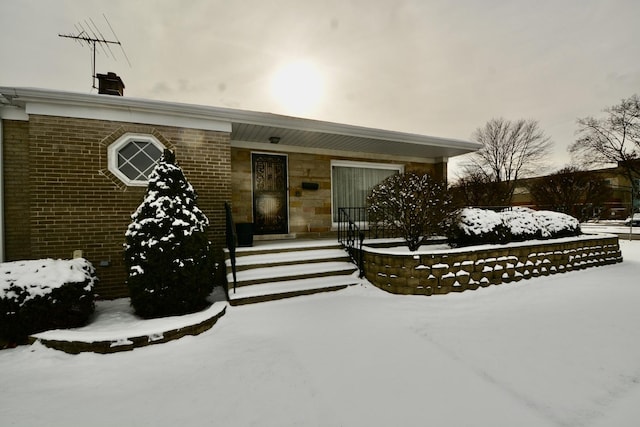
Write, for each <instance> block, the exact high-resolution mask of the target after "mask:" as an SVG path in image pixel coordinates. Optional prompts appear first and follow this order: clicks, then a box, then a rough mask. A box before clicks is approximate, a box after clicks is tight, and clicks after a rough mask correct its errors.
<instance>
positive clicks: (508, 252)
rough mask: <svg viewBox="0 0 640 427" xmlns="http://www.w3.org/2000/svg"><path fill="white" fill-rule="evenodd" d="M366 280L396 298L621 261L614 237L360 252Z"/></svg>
mask: <svg viewBox="0 0 640 427" xmlns="http://www.w3.org/2000/svg"><path fill="white" fill-rule="evenodd" d="M363 251H364V264H365V272H366V278H367V280H369V281H370V282H371V283H373V284H374V285H375V286H377V287H378V288H380V289H383V290H385V291H388V292H391V293H394V294H407V295H411V294H412V295H434V294H447V293H449V292H462V291H465V290H468V289H471V290H475V289H478V287H485V286H489V285H499V284H501V283H509V282H514V281H519V280H522V279H529V278H531V277H537V276H541V275H549V274H556V273H564V272H568V271H572V270H579V269H584V268H587V267H596V266H600V265H607V264H615V263H618V262H622V253H621V252H620V246H619V244H618V237H617V236H611V235H596V236H585V235H583V236H579V237H576V238H562V239H555V240H548V241H536V242H535V243H533V242H529V243H527V242H521V243H519V244H512V245H502V246H497V245H496V246H491V247H475V248H471V247H467V248H462V249H455V250H454V249H452V250H451V251H447V252H445V251H433V252H422V251H421V252H418V253H416V254H397V253H389V252H385V251H384V250H377V249H374V248H371V247H365V248H363Z"/></svg>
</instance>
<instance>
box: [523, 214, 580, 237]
mask: <svg viewBox="0 0 640 427" xmlns="http://www.w3.org/2000/svg"><path fill="white" fill-rule="evenodd" d="M534 212H535V217H536V220H537V221H538V224H539V226H540V229H541V231H542V236H543V237H569V236H577V235H579V234H580V233H581V231H580V222H579V221H578V220H577V219H576V218H574V217H572V216H570V215H566V214H563V213H560V212H553V211H534Z"/></svg>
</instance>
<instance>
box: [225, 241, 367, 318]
mask: <svg viewBox="0 0 640 427" xmlns="http://www.w3.org/2000/svg"><path fill="white" fill-rule="evenodd" d="M225 263H226V270H227V283H228V294H229V303H230V304H231V305H241V304H250V303H256V302H263V301H271V300H277V299H283V298H290V297H295V296H300V295H309V294H313V293H317V292H326V291H334V290H339V289H344V288H345V287H347V286H349V285H354V284H357V283H358V278H357V275H355V274H354V273H355V272H356V270H357V269H356V266H355V265H353V263H351V262H350V260H349V257H348V255H347V253H346V251H345V250H344V249H342V247H341V246H340V245H339V244H338V243H336V242H335V241H287V242H270V243H261V244H259V245H257V246H256V247H251V248H237V249H236V280H237V281H236V286H235V291H234V286H233V274H232V269H231V260H230V257H229V252H228V250H225Z"/></svg>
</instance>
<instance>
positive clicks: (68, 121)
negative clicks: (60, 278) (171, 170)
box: [0, 85, 479, 298]
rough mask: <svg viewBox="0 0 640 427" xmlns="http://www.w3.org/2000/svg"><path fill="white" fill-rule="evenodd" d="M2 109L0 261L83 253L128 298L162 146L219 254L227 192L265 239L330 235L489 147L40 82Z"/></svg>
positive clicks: (3, 90) (109, 288)
mask: <svg viewBox="0 0 640 427" xmlns="http://www.w3.org/2000/svg"><path fill="white" fill-rule="evenodd" d="M123 87H124V85H123ZM123 87H122V88H123ZM122 88H121V89H122ZM116 94H118V95H121V94H122V90H120V93H116ZM0 119H1V121H0V144H1V147H0V148H1V150H0V153H1V155H2V159H1V161H0V167H1V171H0V172H1V173H0V177H1V179H2V183H1V186H0V189H1V191H2V194H1V197H0V203H1V204H2V206H1V207H0V212H1V213H2V215H3V217H2V220H1V221H0V227H1V228H2V229H1V230H0V236H1V242H0V251H1V253H0V259H1V260H2V261H15V260H23V259H41V258H71V257H73V256H83V257H85V258H87V259H88V260H89V261H91V262H92V263H93V265H94V266H95V267H96V270H97V275H98V277H99V278H100V282H99V285H98V288H97V293H98V295H99V297H100V298H116V297H121V296H126V294H127V288H126V285H125V280H126V272H125V267H124V262H123V255H122V245H123V243H124V232H125V230H126V228H127V225H128V224H129V222H130V215H131V213H132V212H133V211H134V210H135V209H136V207H137V206H138V205H139V204H140V202H141V200H142V197H143V194H144V192H145V189H146V187H145V186H146V179H147V177H148V175H149V173H150V171H151V170H152V169H153V165H154V164H155V161H156V160H157V159H158V158H159V156H160V154H161V152H162V150H163V149H164V148H169V149H171V150H173V151H174V152H175V154H176V158H177V161H178V163H179V164H180V166H181V167H182V169H183V170H184V173H185V175H186V176H187V178H188V179H189V181H190V182H191V183H192V184H193V186H194V187H195V189H196V191H197V192H198V196H199V206H200V207H201V208H202V210H203V211H204V212H205V214H206V215H207V216H208V217H209V220H210V222H211V227H210V239H211V241H212V242H213V244H214V245H215V246H216V248H218V252H219V253H220V254H221V253H222V251H221V249H222V247H223V246H224V242H225V209H224V202H227V201H230V202H231V204H232V206H233V215H234V220H235V221H236V223H240V222H248V223H251V222H252V223H254V233H255V238H256V239H260V238H263V239H265V238H284V237H287V238H300V237H307V238H308V237H319V236H322V237H325V236H326V237H328V236H330V235H331V233H335V227H336V221H337V208H338V207H341V206H363V205H364V198H365V196H366V193H367V191H368V189H369V188H371V186H373V185H374V184H375V183H377V182H379V181H380V180H382V179H384V177H386V176H388V175H389V174H392V173H395V172H396V171H416V172H428V173H430V174H432V176H434V177H436V178H439V179H442V180H446V175H447V159H448V158H450V157H453V156H457V155H461V154H465V153H468V152H472V151H474V150H477V149H478V148H479V145H478V144H476V143H473V142H467V141H459V140H452V139H444V138H434V137H430V136H424V135H416V134H409V133H402V132H394V131H387V130H379V129H371V128H365V127H358V126H350V125H345V124H337V123H328V122H322V121H315V120H308V119H301V118H294V117H287V116H281V115H275V114H269V113H262V112H253V111H242V110H236V109H228V108H218V107H207V106H200V105H188V104H182V103H173V102H162V101H155V100H147V99H134V98H127V97H123V96H109V95H106V94H80V93H71V92H62V91H54V90H44V89H33V88H16V87H0Z"/></svg>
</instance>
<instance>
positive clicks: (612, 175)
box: [512, 166, 640, 220]
mask: <svg viewBox="0 0 640 427" xmlns="http://www.w3.org/2000/svg"><path fill="white" fill-rule="evenodd" d="M576 173H589V174H590V175H591V176H592V177H593V179H599V180H603V181H604V182H605V184H606V186H607V187H608V189H609V191H608V194H609V197H607V198H606V199H605V200H603V201H601V202H600V201H598V202H595V201H593V200H582V201H581V202H580V203H579V204H578V205H576V206H574V207H573V209H572V211H573V212H567V213H571V214H578V213H579V214H580V215H582V216H583V217H584V218H593V219H602V220H609V219H610V220H624V219H626V218H628V217H629V216H630V215H631V212H632V211H633V212H640V194H638V189H640V179H636V180H635V181H636V182H635V189H636V194H635V195H633V197H632V185H631V182H630V181H629V178H628V176H627V174H626V173H625V170H624V168H623V167H622V166H616V167H610V168H603V169H594V170H589V171H578V172H576ZM544 178H546V177H535V178H526V179H521V180H518V184H517V186H516V189H515V191H514V194H513V199H512V205H514V206H526V207H530V208H534V209H552V207H551V206H545V205H538V204H537V203H536V201H535V200H534V198H533V196H532V194H531V192H530V188H531V186H532V185H534V184H535V183H536V182H539V181H540V180H542V179H544ZM580 215H578V216H580Z"/></svg>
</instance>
